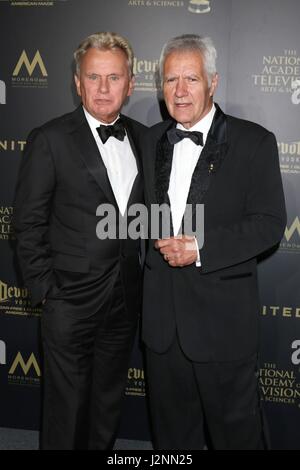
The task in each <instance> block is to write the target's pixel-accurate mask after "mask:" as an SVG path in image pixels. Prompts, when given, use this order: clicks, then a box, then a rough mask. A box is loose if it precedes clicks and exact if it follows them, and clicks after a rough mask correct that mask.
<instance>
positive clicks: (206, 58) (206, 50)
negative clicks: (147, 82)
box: [159, 34, 217, 86]
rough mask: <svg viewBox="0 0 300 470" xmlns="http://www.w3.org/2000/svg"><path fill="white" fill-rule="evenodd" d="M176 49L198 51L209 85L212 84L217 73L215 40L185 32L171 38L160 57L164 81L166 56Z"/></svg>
mask: <svg viewBox="0 0 300 470" xmlns="http://www.w3.org/2000/svg"><path fill="white" fill-rule="evenodd" d="M174 51H198V52H200V54H201V55H202V57H203V63H204V69H205V71H206V75H207V81H208V85H209V86H210V85H211V81H212V78H213V77H214V75H215V74H216V72H217V70H216V58H217V51H216V48H215V46H214V43H213V41H212V40H211V38H209V37H202V36H198V35H197V34H183V35H182V36H177V37H175V38H172V39H170V40H169V41H168V42H167V43H166V44H165V45H164V47H163V49H162V51H161V55H160V59H159V72H160V78H161V81H163V70H164V65H165V61H166V58H167V56H168V55H169V54H171V53H172V52H174Z"/></svg>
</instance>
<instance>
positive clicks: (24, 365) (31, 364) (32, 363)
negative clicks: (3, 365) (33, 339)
mask: <svg viewBox="0 0 300 470" xmlns="http://www.w3.org/2000/svg"><path fill="white" fill-rule="evenodd" d="M18 366H20V367H21V369H22V370H23V372H24V374H25V375H27V374H28V372H29V370H30V369H31V367H33V368H34V370H35V372H36V375H37V376H38V377H40V376H41V371H40V368H39V366H38V363H37V360H36V358H35V356H34V354H33V353H31V355H30V357H29V359H28V361H27V362H26V363H25V362H24V359H23V357H22V354H21V353H20V352H18V354H17V356H16V358H15V360H14V362H13V364H12V366H11V368H10V370H9V374H14V372H15V370H16V368H17V367H18Z"/></svg>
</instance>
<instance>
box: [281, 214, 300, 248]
mask: <svg viewBox="0 0 300 470" xmlns="http://www.w3.org/2000/svg"><path fill="white" fill-rule="evenodd" d="M295 232H298V235H299V237H300V220H299V217H298V216H297V217H296V218H295V220H294V222H293V223H292V225H291V226H290V228H288V227H286V229H285V232H284V235H285V238H286V240H287V241H288V242H289V241H290V239H291V238H292V236H293V235H294V233H295Z"/></svg>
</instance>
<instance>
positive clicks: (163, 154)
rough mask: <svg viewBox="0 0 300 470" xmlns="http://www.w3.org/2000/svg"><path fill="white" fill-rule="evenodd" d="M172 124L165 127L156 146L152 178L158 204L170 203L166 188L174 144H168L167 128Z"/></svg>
mask: <svg viewBox="0 0 300 470" xmlns="http://www.w3.org/2000/svg"><path fill="white" fill-rule="evenodd" d="M172 126H175V123H171V125H170V126H169V127H168V128H167V129H166V131H165V132H164V134H163V135H162V137H161V138H160V140H159V141H158V143H157V147H156V160H155V170H154V180H155V196H156V200H157V203H158V204H168V205H170V200H169V196H168V189H169V183H170V175H171V169H172V160H173V149H174V145H172V144H170V142H169V140H168V138H167V130H168V129H170V128H171V127H172Z"/></svg>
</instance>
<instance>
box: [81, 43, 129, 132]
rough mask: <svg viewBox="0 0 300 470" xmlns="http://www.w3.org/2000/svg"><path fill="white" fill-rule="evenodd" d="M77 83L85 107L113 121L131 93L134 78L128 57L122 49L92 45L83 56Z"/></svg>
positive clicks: (95, 116) (101, 117) (100, 117)
mask: <svg viewBox="0 0 300 470" xmlns="http://www.w3.org/2000/svg"><path fill="white" fill-rule="evenodd" d="M75 84H76V89H77V93H78V95H79V96H80V97H81V100H82V104H83V105H84V107H85V109H86V110H87V111H88V112H89V113H90V114H91V115H92V116H94V118H96V119H98V121H102V122H104V123H107V124H109V123H111V122H112V121H114V120H115V119H116V117H117V116H118V114H119V112H120V110H121V108H122V106H123V104H124V101H125V100H126V98H127V96H130V95H131V93H132V90H133V84H134V79H133V78H131V79H130V75H129V69H128V63H127V57H126V55H125V53H124V52H123V51H122V50H121V49H117V48H116V49H113V50H99V49H96V48H90V49H88V50H87V52H86V53H85V54H84V56H83V57H82V59H81V63H80V72H79V75H78V76H77V75H75Z"/></svg>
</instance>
